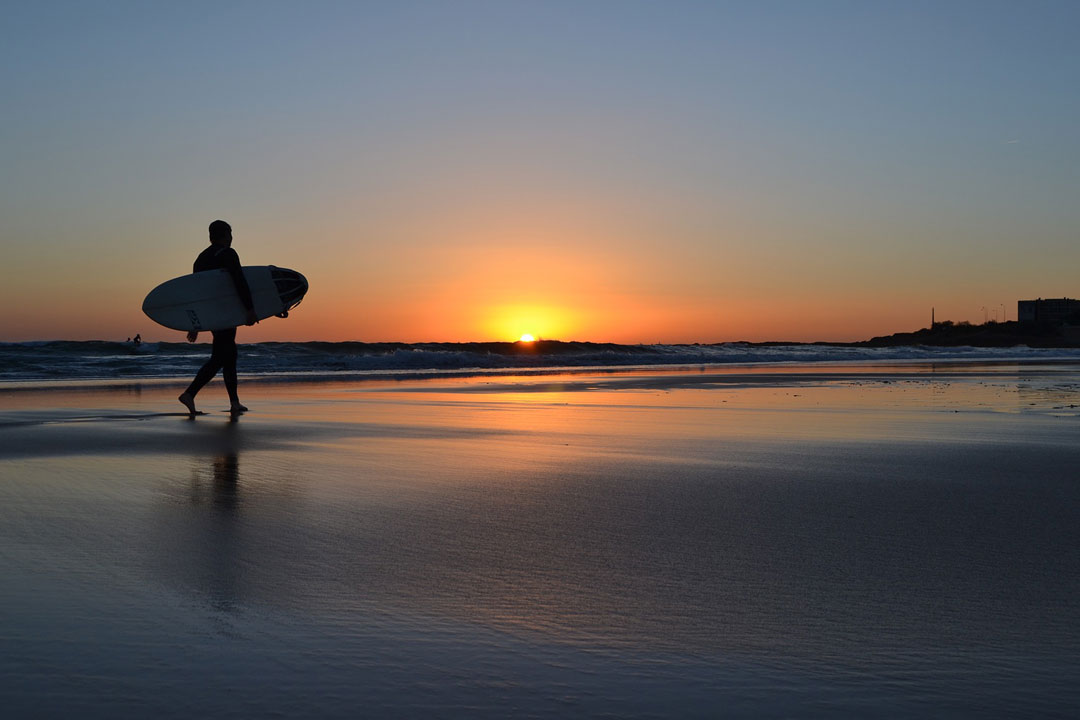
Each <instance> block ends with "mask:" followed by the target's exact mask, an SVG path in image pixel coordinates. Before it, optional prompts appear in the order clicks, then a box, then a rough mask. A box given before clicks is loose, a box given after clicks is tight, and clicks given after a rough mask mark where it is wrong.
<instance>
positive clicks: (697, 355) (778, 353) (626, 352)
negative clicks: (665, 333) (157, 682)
mask: <svg viewBox="0 0 1080 720" xmlns="http://www.w3.org/2000/svg"><path fill="white" fill-rule="evenodd" d="M209 352H210V351H209V348H208V346H207V345H205V344H194V345H193V344H189V343H166V342H160V343H143V344H141V345H138V346H136V345H132V344H131V343H119V342H106V341H90V342H74V341H43V342H23V343H0V381H45V380H110V379H112V380H123V379H144V378H145V379H149V378H174V377H185V376H188V375H192V374H194V373H195V371H196V370H198V368H199V366H200V365H201V364H202V363H203V362H205V360H206V358H207V357H208V356H209ZM1070 359H1080V349H1075V348H1074V349H1059V348H1028V347H1013V348H974V347H929V346H906V347H888V348H874V347H863V346H852V345H818V344H811V345H802V344H780V343H776V344H773V343H769V344H752V343H738V342H736V343H718V344H711V345H664V344H655V345H620V344H614V343H592V342H559V341H538V342H535V343H529V344H526V343H507V342H484V343H481V342H475V343H364V342H336V343H333V342H265V343H250V344H244V345H241V346H240V368H239V369H240V374H241V375H242V376H243V375H248V376H253V375H254V376H273V377H280V378H282V379H286V378H289V377H296V378H301V379H306V380H312V379H320V378H325V379H348V378H363V377H366V376H390V377H411V376H415V375H439V374H454V375H472V374H483V373H496V374H498V373H500V372H504V371H510V372H521V371H536V372H552V371H558V370H561V369H566V368H603V367H610V368H627V367H635V366H640V367H649V366H677V365H687V366H695V365H744V364H780V363H851V362H869V363H882V362H885V363H888V362H898V361H955V360H984V361H991V360H1002V361H1011V360H1017V361H1051V360H1070Z"/></svg>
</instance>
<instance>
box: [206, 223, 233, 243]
mask: <svg viewBox="0 0 1080 720" xmlns="http://www.w3.org/2000/svg"><path fill="white" fill-rule="evenodd" d="M210 242H212V243H213V244H214V245H224V246H225V247H228V246H229V245H230V244H231V243H232V226H231V225H229V223H227V222H225V221H224V220H215V221H214V222H212V223H210Z"/></svg>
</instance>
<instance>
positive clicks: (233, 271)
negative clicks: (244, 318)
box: [186, 245, 255, 404]
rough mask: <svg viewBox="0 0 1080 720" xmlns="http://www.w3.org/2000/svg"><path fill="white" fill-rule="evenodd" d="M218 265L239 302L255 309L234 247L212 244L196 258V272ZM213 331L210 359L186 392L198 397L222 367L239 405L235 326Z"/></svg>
mask: <svg viewBox="0 0 1080 720" xmlns="http://www.w3.org/2000/svg"><path fill="white" fill-rule="evenodd" d="M218 268H221V269H223V270H228V271H229V275H231V276H232V279H233V283H235V284H236V292H237V294H239V295H240V302H242V303H243V304H244V307H245V308H246V309H247V310H249V311H254V309H255V304H254V303H253V302H252V300H251V289H250V288H249V287H248V284H247V280H245V279H244V273H243V271H242V270H241V267H240V256H239V255H237V254H236V251H235V250H233V249H232V248H227V247H222V246H220V245H210V247H208V248H206V249H205V250H203V251H202V252H201V253H199V257H197V258H195V266H194V270H193V272H203V271H204V270H217V269H218ZM211 334H212V335H213V336H214V345H213V351H212V352H211V354H210V359H209V360H207V361H206V364H205V365H203V366H202V367H201V368H199V372H198V374H197V375H196V376H195V379H194V380H192V381H191V385H189V386H188V389H187V391H186V392H187V393H188V394H189V395H191V396H192V397H195V394H196V393H198V392H199V390H201V389H202V387H203V385H205V384H206V383H208V382H210V379H211V378H212V377H214V376H215V375H217V371H218V370H221V377H222V378H223V379H224V380H225V389H226V390H227V391H228V392H229V400H231V401H232V402H233V404H237V403H239V402H240V400H239V396H238V395H237V393H236V357H237V351H236V328H228V329H227V330H212V331H211Z"/></svg>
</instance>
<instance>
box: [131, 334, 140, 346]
mask: <svg viewBox="0 0 1080 720" xmlns="http://www.w3.org/2000/svg"><path fill="white" fill-rule="evenodd" d="M131 342H133V343H135V344H136V345H141V344H142V336H141V335H139V334H138V333H135V339H134V340H132V341H131Z"/></svg>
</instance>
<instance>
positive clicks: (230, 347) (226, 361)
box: [221, 328, 247, 412]
mask: <svg viewBox="0 0 1080 720" xmlns="http://www.w3.org/2000/svg"><path fill="white" fill-rule="evenodd" d="M225 332H228V333H229V334H228V336H227V337H222V345H221V377H222V378H223V379H224V380H225V389H226V390H227V391H228V392H229V409H230V410H232V411H233V412H243V411H245V410H247V408H246V407H244V406H243V405H241V404H240V396H239V395H238V394H237V392H236V385H237V383H236V359H237V356H238V355H239V352H238V351H237V349H236V329H235V328H233V329H232V330H231V331H223V332H222V335H223V336H224V335H225Z"/></svg>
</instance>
